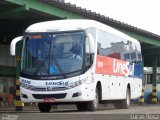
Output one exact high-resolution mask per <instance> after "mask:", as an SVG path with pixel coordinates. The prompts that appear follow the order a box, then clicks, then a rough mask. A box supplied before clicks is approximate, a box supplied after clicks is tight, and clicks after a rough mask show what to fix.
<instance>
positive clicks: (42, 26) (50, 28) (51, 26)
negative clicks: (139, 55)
mask: <svg viewBox="0 0 160 120" xmlns="http://www.w3.org/2000/svg"><path fill="white" fill-rule="evenodd" d="M90 27H95V28H99V29H101V30H105V31H107V32H110V33H113V34H116V35H118V36H119V37H122V38H126V39H128V40H132V42H133V41H134V42H138V41H137V40H135V39H133V38H131V37H129V36H128V35H126V34H123V33H122V32H120V31H118V30H116V29H114V28H112V27H109V26H107V25H105V24H102V23H100V22H97V21H95V20H87V19H67V20H66V19H65V20H53V21H46V22H39V23H35V24H33V25H30V26H29V27H28V28H27V29H26V32H58V31H71V30H84V29H87V28H90Z"/></svg>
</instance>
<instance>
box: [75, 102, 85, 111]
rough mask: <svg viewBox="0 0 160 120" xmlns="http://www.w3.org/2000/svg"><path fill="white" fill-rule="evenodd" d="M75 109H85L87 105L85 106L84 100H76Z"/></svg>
mask: <svg viewBox="0 0 160 120" xmlns="http://www.w3.org/2000/svg"><path fill="white" fill-rule="evenodd" d="M76 106H77V109H78V111H86V110H87V107H86V102H78V103H76Z"/></svg>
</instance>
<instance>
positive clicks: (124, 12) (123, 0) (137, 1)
mask: <svg viewBox="0 0 160 120" xmlns="http://www.w3.org/2000/svg"><path fill="white" fill-rule="evenodd" d="M65 2H71V3H72V4H76V6H81V7H82V8H86V9H87V10H92V11H93V12H97V13H100V14H101V15H105V16H107V17H110V18H113V19H115V20H118V21H121V22H124V23H127V24H129V25H133V26H135V27H138V28H141V29H144V30H147V31H149V32H152V33H155V34H158V35H160V0H65Z"/></svg>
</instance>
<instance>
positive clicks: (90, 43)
mask: <svg viewBox="0 0 160 120" xmlns="http://www.w3.org/2000/svg"><path fill="white" fill-rule="evenodd" d="M94 43H95V41H94V38H93V36H92V35H91V34H90V33H88V34H87V38H86V52H87V53H91V54H92V53H94V50H95V49H94Z"/></svg>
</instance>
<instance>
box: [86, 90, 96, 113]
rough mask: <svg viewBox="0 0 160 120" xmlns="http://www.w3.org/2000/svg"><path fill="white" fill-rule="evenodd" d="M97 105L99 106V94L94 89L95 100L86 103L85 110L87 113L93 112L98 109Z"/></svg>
mask: <svg viewBox="0 0 160 120" xmlns="http://www.w3.org/2000/svg"><path fill="white" fill-rule="evenodd" d="M98 105H99V92H98V89H96V91H95V99H94V100H93V101H90V102H87V105H86V107H87V110H89V111H95V110H97V109H98Z"/></svg>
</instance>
